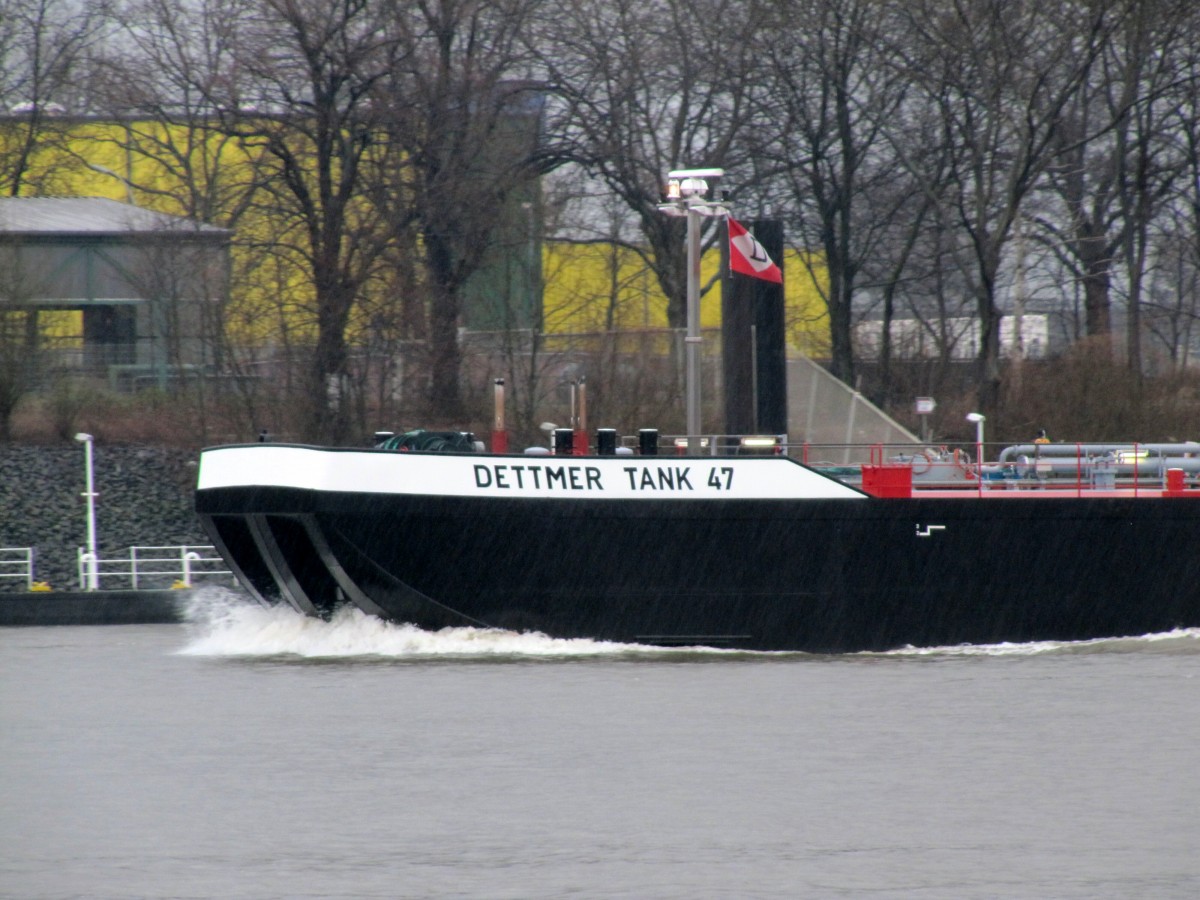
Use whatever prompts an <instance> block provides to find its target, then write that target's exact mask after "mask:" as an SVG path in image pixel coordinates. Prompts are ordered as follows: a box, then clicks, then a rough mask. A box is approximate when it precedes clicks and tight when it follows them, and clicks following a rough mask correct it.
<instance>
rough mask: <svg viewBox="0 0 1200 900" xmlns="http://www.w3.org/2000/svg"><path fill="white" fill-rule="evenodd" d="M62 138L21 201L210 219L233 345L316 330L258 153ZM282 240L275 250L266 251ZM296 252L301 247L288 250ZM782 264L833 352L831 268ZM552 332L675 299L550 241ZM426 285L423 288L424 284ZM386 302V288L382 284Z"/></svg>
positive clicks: (709, 296) (627, 269)
mask: <svg viewBox="0 0 1200 900" xmlns="http://www.w3.org/2000/svg"><path fill="white" fill-rule="evenodd" d="M23 123H24V120H22V119H21V118H19V117H15V118H12V119H10V120H8V122H7V124H6V125H4V126H2V127H0V135H2V136H0V141H3V142H4V143H8V144H10V145H11V142H12V141H13V140H15V139H17V138H18V137H19V136H20V128H21V127H22V125H23ZM47 127H53V128H54V129H55V131H56V135H55V137H56V139H55V140H53V141H49V142H47V143H45V144H44V145H43V146H42V147H41V148H40V149H39V150H38V152H37V154H35V156H34V157H33V159H32V164H31V165H30V167H29V170H28V172H27V173H26V175H25V177H24V178H23V184H22V188H21V191H20V193H21V195H22V196H90V197H105V198H108V199H113V200H119V201H122V202H127V203H133V204H136V205H139V206H143V207H146V208H151V209H155V210H158V211H161V212H165V213H170V214H172V215H177V216H197V215H199V216H201V217H202V218H203V219H204V220H206V221H208V222H209V223H210V224H214V225H218V226H221V227H225V228H231V229H233V230H234V231H235V234H236V236H235V238H234V241H233V246H232V253H233V266H232V270H233V284H232V289H231V296H230V298H229V313H228V315H226V316H225V317H224V323H225V330H226V337H227V339H229V340H230V341H232V342H233V343H235V344H236V343H248V344H256V343H263V344H266V343H277V342H279V340H280V332H281V331H285V332H286V339H285V340H284V343H293V342H296V343H302V342H304V341H305V340H306V339H311V338H312V336H313V335H314V334H315V314H314V308H313V303H312V298H313V295H314V291H313V289H312V284H311V277H310V275H309V273H308V272H307V271H306V270H305V265H304V253H303V250H302V246H303V239H302V235H301V234H300V233H299V231H300V230H299V228H298V226H297V225H296V223H295V222H294V221H288V220H287V219H286V218H285V217H284V216H283V214H281V213H278V212H275V213H272V208H271V207H269V206H267V205H265V204H264V205H262V206H261V207H260V206H258V205H256V204H254V203H249V204H248V203H246V202H245V201H246V199H247V197H248V196H249V194H250V193H251V192H253V191H254V190H255V187H254V185H255V184H256V182H257V180H258V179H259V177H260V172H259V171H258V168H259V167H258V164H257V161H256V157H255V153H254V151H253V150H251V149H248V148H247V147H246V146H245V145H243V144H241V143H239V142H237V141H234V140H231V139H229V138H227V137H225V136H223V135H219V134H217V133H216V132H214V131H209V130H194V129H187V128H186V127H185V126H182V125H180V126H176V127H174V128H168V127H166V126H163V125H161V124H159V123H153V122H129V123H114V122H100V121H90V120H87V121H75V122H52V123H51V125H50V126H47ZM268 244H274V245H275V246H276V248H277V250H276V252H272V253H270V254H265V253H264V251H263V248H264V246H266V245H268ZM289 247H290V248H295V249H294V250H289ZM782 262H783V268H784V273H785V277H784V294H785V321H786V329H787V337H788V350H789V352H795V353H802V354H806V355H810V356H817V357H820V356H825V355H827V346H828V316H827V313H826V307H825V302H824V300H823V296H822V287H823V285H824V284H825V283H826V278H825V272H824V268H823V267H822V266H821V265H820V263H819V260H817V259H815V258H814V257H811V256H808V255H805V254H801V253H799V252H796V251H793V250H789V251H788V252H787V253H786V254H785V258H784V260H783V261H782ZM719 265H720V254H719V252H718V251H717V250H716V249H710V250H709V251H708V252H707V253H705V254H704V256H703V260H702V264H701V278H702V282H703V283H704V284H705V285H709V286H710V287H709V289H708V290H706V291H705V293H704V295H703V296H702V299H701V304H700V306H701V327H702V328H706V329H715V328H719V327H720V324H721V300H720V286H719V279H718V278H717V274H718V267H719ZM541 266H542V271H541V274H540V278H539V279H538V283H539V286H540V289H541V295H542V296H541V301H542V317H541V318H542V328H543V330H544V331H545V333H547V334H548V335H578V334H596V333H604V332H613V331H641V330H661V329H666V328H667V316H666V310H667V299H666V296H665V295H664V294H663V293H662V291H661V289H660V288H659V285H658V282H657V280H656V278H655V277H654V275H653V273H652V271H651V270H650V269H649V267H647V266H646V265H645V262H644V260H643V258H642V257H641V256H640V255H639V254H638V253H637V252H635V251H634V250H632V249H630V248H628V247H624V246H620V245H617V244H607V243H586V244H585V243H573V242H568V241H559V240H552V239H547V240H545V241H543V242H542V244H541ZM416 289H417V290H419V283H418V284H417V285H416ZM374 290H375V292H376V293H377V294H378V296H376V297H375V298H374V299H373V302H374V303H376V304H380V303H386V302H387V300H388V297H387V291H388V287H387V286H384V285H379V286H377V287H375V288H374ZM371 321H373V319H372V317H371V316H370V315H369V314H363V315H360V316H359V317H357V318H356V319H354V320H353V321H352V325H351V333H350V334H349V335H348V339H349V341H350V342H351V343H355V342H357V341H362V340H365V339H366V337H367V334H366V331H367V329H369V328H370V327H371V325H370V324H369V323H370V322H371ZM41 327H42V329H43V334H44V335H45V336H46V337H47V338H51V339H53V340H54V341H55V343H56V344H58V345H60V346H61V345H64V344H66V345H69V344H71V342H73V341H81V340H82V326H81V317H80V314H79V313H78V312H74V311H57V312H54V313H53V314H45V315H44V316H43V317H42V322H41Z"/></svg>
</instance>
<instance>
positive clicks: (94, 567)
mask: <svg viewBox="0 0 1200 900" xmlns="http://www.w3.org/2000/svg"><path fill="white" fill-rule="evenodd" d="M75 440H77V441H79V442H80V443H82V444H83V462H84V466H85V467H86V469H87V490H86V491H85V492H84V494H83V496H85V497H86V498H87V557H86V559H87V589H88V590H89V591H94V590H96V588H97V587H98V586H99V584H98V582H99V580H100V578H99V571H98V563H99V560H98V559H97V557H96V491H95V479H94V477H93V472H94V469H93V467H92V442H93V438H92V436H91V435H90V434H84V433H83V432H82V431H81V432H79V434H77V435H75Z"/></svg>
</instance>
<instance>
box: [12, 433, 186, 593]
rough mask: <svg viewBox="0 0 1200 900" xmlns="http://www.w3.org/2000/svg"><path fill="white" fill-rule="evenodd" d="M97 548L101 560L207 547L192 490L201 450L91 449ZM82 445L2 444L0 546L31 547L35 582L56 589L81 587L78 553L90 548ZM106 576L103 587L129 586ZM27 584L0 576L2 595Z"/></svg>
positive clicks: (159, 448)
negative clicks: (149, 550)
mask: <svg viewBox="0 0 1200 900" xmlns="http://www.w3.org/2000/svg"><path fill="white" fill-rule="evenodd" d="M93 456H94V459H93V470H94V473H95V489H96V493H97V494H98V495H99V496H97V498H96V543H97V547H98V550H99V556H100V557H101V558H102V559H107V558H113V557H126V558H127V557H128V555H129V548H130V547H145V546H175V545H181V544H207V543H208V538H207V537H206V536H205V534H204V531H203V530H202V529H201V528H200V523H199V522H198V521H197V520H196V514H195V511H194V510H193V506H192V502H193V501H192V492H193V489H194V488H195V483H196V461H197V458H198V453H196V452H194V451H185V450H175V449H168V448H162V447H140V446H105V445H103V444H96V445H95V447H94V451H93ZM85 488H86V468H85V464H84V448H83V445H82V444H73V445H71V446H54V447H32V446H19V445H11V444H5V445H0V547H33V548H34V550H35V554H36V555H35V562H34V570H35V577H36V578H37V579H38V580H40V581H46V582H49V583H50V585H51V586H52V587H53V588H55V589H56V590H72V589H77V588H78V587H79V575H78V563H77V553H78V551H79V548H81V547H85V546H86V545H87V502H86V500H85V498H84V497H83V493H84V490H85ZM128 586H129V585H128V584H117V583H116V582H115V581H114V582H111V583H110V580H109V579H105V580H104V581H103V582H102V584H101V587H106V588H107V587H112V588H118V587H128ZM24 589H25V583H24V582H23V581H19V582H18V581H16V580H15V579H9V578H2V579H0V591H11V590H24Z"/></svg>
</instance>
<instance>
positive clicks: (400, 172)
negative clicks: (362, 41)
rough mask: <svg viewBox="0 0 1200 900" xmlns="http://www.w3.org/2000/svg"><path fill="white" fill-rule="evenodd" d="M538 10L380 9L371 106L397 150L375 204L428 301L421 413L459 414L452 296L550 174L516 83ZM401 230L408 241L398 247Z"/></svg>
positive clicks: (536, 97)
mask: <svg viewBox="0 0 1200 900" xmlns="http://www.w3.org/2000/svg"><path fill="white" fill-rule="evenodd" d="M542 6H543V4H542V3H541V2H540V0H498V2H493V3H476V2H466V0H419V2H416V3H411V4H410V3H405V2H396V3H394V4H392V8H391V12H390V21H389V22H388V23H387V26H386V27H387V29H388V34H390V35H392V36H393V39H394V41H395V51H394V53H393V54H392V61H391V64H390V66H389V72H388V75H387V77H386V78H383V79H380V80H379V82H378V84H377V85H376V89H375V98H376V101H377V104H378V108H379V110H380V112H381V114H382V116H383V119H382V121H381V129H382V130H383V131H384V132H385V133H386V135H387V140H388V141H389V142H390V144H391V145H392V146H394V147H395V148H396V149H397V150H398V151H399V157H398V159H397V160H396V163H395V168H394V170H393V171H392V172H391V173H390V175H391V177H390V178H385V179H383V180H382V181H381V182H380V186H381V188H382V189H383V190H381V191H380V192H379V193H378V195H377V199H378V201H379V206H380V207H381V208H383V209H386V210H387V218H388V221H389V222H390V223H391V229H392V231H393V233H394V234H396V235H398V236H400V238H399V239H401V240H402V241H403V242H405V243H408V244H412V245H414V246H416V247H417V248H418V249H419V252H420V255H421V258H422V261H423V267H424V270H425V273H426V282H425V284H426V288H427V290H428V292H429V303H428V318H429V324H428V337H429V346H430V356H429V367H430V394H429V406H430V412H431V413H433V414H434V415H437V416H439V417H444V418H446V419H448V420H453V419H455V418H458V417H460V416H461V415H462V413H463V398H462V395H461V393H460V375H461V372H460V369H461V363H462V351H461V348H460V346H459V328H460V326H461V324H462V322H461V315H462V294H463V289H464V286H465V285H466V283H467V281H468V280H469V279H470V278H471V277H472V276H473V275H474V274H475V273H477V272H478V271H479V269H480V268H481V266H483V265H484V264H485V262H486V261H487V251H488V248H489V246H491V245H493V244H494V243H495V242H496V240H497V236H498V235H502V234H504V233H505V232H512V231H515V232H516V233H518V234H520V233H523V232H524V224H523V223H524V222H525V221H526V214H525V213H524V212H523V211H522V209H523V208H522V206H521V204H522V203H533V202H535V201H536V176H537V175H539V174H541V173H542V172H543V171H545V170H546V169H548V168H549V167H551V166H552V165H553V164H554V160H553V158H552V157H551V156H550V155H548V154H547V153H546V151H545V148H544V147H543V145H542V142H541V114H542V105H543V102H544V96H545V91H546V86H545V84H544V83H543V82H542V81H540V80H533V79H530V78H529V77H528V75H529V74H530V73H531V72H532V68H533V64H534V60H533V58H532V56H531V55H530V53H529V50H528V47H527V41H526V38H527V35H528V34H529V33H531V32H532V31H534V30H536V25H537V19H536V14H537V13H538V12H539V11H540V9H541V8H542ZM410 229H413V230H415V232H416V234H417V235H419V240H416V241H413V240H411V238H409V237H404V236H403V235H404V233H405V232H406V231H407V230H410Z"/></svg>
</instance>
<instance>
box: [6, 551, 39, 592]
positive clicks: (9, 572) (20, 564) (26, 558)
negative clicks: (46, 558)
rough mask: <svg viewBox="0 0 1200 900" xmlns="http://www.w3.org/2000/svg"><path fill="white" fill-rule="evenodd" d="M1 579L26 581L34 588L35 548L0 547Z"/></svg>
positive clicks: (27, 585) (28, 586) (27, 584)
mask: <svg viewBox="0 0 1200 900" xmlns="http://www.w3.org/2000/svg"><path fill="white" fill-rule="evenodd" d="M0 579H9V580H12V581H24V582H25V590H27V591H30V590H33V548H32V547H0Z"/></svg>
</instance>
